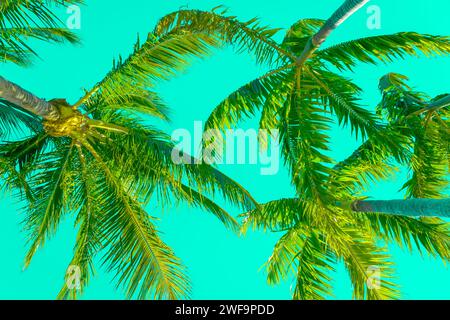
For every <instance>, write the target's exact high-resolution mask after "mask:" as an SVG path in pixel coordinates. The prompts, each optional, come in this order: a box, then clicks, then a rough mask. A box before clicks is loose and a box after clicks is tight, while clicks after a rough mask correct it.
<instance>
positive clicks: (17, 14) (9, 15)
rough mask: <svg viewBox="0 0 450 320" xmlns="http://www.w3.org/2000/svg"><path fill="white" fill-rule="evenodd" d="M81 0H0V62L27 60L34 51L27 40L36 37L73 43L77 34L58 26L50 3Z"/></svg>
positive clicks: (69, 3) (57, 4) (61, 4)
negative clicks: (0, 0)
mask: <svg viewBox="0 0 450 320" xmlns="http://www.w3.org/2000/svg"><path fill="white" fill-rule="evenodd" d="M82 2H83V0H65V1H63V0H49V1H44V0H2V2H1V3H0V63H2V62H12V63H16V64H19V65H27V64H29V63H30V61H31V60H30V58H31V56H32V55H36V52H35V51H33V49H32V48H31V47H30V46H29V44H28V43H27V42H28V40H31V39H37V40H43V41H51V42H62V41H69V42H70V43H77V42H78V37H77V36H76V35H75V34H73V33H72V32H70V31H69V30H67V28H63V27H62V22H61V21H60V20H59V19H58V18H57V16H56V15H55V14H54V13H53V12H52V11H51V6H67V5H71V4H81V3H82Z"/></svg>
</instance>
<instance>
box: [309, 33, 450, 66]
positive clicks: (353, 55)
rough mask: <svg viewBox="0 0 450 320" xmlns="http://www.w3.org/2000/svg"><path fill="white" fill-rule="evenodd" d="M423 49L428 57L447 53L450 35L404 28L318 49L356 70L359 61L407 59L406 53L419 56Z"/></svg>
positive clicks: (333, 61) (320, 53) (323, 56)
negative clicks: (443, 35) (398, 31)
mask: <svg viewBox="0 0 450 320" xmlns="http://www.w3.org/2000/svg"><path fill="white" fill-rule="evenodd" d="M419 52H420V53H422V54H424V55H426V56H427V57H431V56H437V55H447V54H449V53H450V39H449V38H448V37H441V36H432V35H426V34H425V35H424V34H419V33H415V32H400V33H395V34H391V35H381V36H373V37H367V38H361V39H357V40H351V41H348V42H344V43H340V44H338V45H335V46H331V47H329V48H326V49H323V50H320V51H318V52H317V57H318V58H319V59H323V60H325V61H327V62H329V63H331V64H332V65H334V66H335V67H337V68H338V69H340V70H345V69H347V70H352V69H353V67H355V66H356V64H357V62H363V63H371V64H376V63H377V62H378V61H379V62H383V63H388V62H393V61H394V60H396V59H404V58H405V57H406V56H418V55H419Z"/></svg>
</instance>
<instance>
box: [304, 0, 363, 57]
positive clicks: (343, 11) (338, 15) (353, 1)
mask: <svg viewBox="0 0 450 320" xmlns="http://www.w3.org/2000/svg"><path fill="white" fill-rule="evenodd" d="M369 1H370V0H346V1H345V2H344V3H343V4H342V5H341V6H340V7H339V9H337V10H336V11H335V12H334V14H333V15H332V16H331V17H330V18H329V19H328V20H327V21H326V22H325V24H324V25H323V27H322V28H321V29H320V30H319V32H317V33H316V34H315V35H314V36H313V37H312V38H311V40H310V41H309V42H308V44H307V45H306V47H305V49H304V50H303V52H302V54H301V55H300V57H299V58H298V60H297V64H298V65H300V66H301V65H303V64H304V63H305V61H306V60H308V59H309V58H310V57H311V55H312V54H313V53H314V52H315V51H316V50H317V49H318V48H319V47H320V46H321V45H322V44H323V43H324V42H325V41H326V40H327V38H328V36H329V35H330V34H331V33H332V32H333V30H335V29H336V28H337V27H339V26H340V25H341V24H342V23H344V21H345V20H347V19H348V18H349V17H350V16H351V15H353V14H354V13H355V12H356V11H358V10H359V9H360V8H362V7H363V6H364V5H365V4H366V3H367V2H369Z"/></svg>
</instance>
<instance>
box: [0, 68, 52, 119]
mask: <svg viewBox="0 0 450 320" xmlns="http://www.w3.org/2000/svg"><path fill="white" fill-rule="evenodd" d="M0 98H1V99H3V100H6V101H8V102H10V103H13V104H15V105H17V106H19V107H21V108H23V109H25V110H28V111H29V112H31V113H33V114H35V115H37V116H40V117H42V118H44V119H46V120H58V119H59V116H60V114H59V111H58V109H57V108H56V107H55V106H53V105H52V104H51V103H49V102H48V101H46V100H44V99H40V98H38V97H36V96H35V95H34V94H32V93H31V92H28V91H27V90H25V89H23V88H21V87H20V86H18V85H17V84H15V83H12V82H10V81H8V80H6V79H5V78H3V77H2V76H0Z"/></svg>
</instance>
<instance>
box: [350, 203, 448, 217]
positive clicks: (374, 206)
mask: <svg viewBox="0 0 450 320" xmlns="http://www.w3.org/2000/svg"><path fill="white" fill-rule="evenodd" d="M352 210H353V211H355V212H377V213H384V214H391V215H397V216H409V217H446V218H450V199H407V200H385V201H381V200H380V201H376V200H374V201H356V202H354V203H353V204H352Z"/></svg>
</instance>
